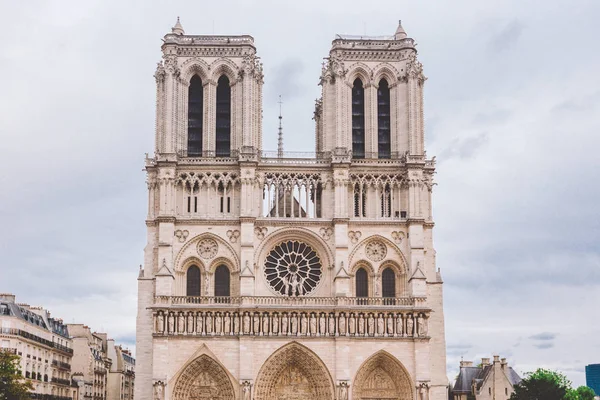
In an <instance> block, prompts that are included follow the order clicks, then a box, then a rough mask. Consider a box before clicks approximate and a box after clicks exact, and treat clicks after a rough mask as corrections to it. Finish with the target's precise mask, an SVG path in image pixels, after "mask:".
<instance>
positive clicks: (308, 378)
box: [254, 342, 334, 400]
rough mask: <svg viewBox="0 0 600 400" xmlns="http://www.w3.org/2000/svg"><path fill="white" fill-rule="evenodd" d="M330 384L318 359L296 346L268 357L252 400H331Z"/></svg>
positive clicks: (332, 392) (326, 371)
mask: <svg viewBox="0 0 600 400" xmlns="http://www.w3.org/2000/svg"><path fill="white" fill-rule="evenodd" d="M333 398H334V389H333V381H332V379H331V375H330V374H329V371H328V370H327V367H326V366H325V364H324V363H323V361H321V360H320V359H319V357H318V356H317V355H316V354H315V353H313V352H312V351H311V350H309V349H308V348H306V347H304V346H302V345H301V344H299V343H295V342H294V343H290V344H287V345H285V346H283V347H282V348H280V349H279V350H277V351H276V352H275V353H273V354H272V355H271V357H269V358H268V359H267V361H265V363H264V365H263V366H262V367H261V369H260V371H259V373H258V377H257V379H256V386H255V392H254V400H281V399H285V400H304V399H310V400H331V399H333Z"/></svg>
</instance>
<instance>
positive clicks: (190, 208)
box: [187, 196, 192, 212]
mask: <svg viewBox="0 0 600 400" xmlns="http://www.w3.org/2000/svg"><path fill="white" fill-rule="evenodd" d="M187 200H188V201H187V206H188V207H187V210H188V212H191V211H192V207H191V204H192V197H191V196H188V198H187Z"/></svg>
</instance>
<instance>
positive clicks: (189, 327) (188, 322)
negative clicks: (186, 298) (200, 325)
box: [187, 312, 194, 333]
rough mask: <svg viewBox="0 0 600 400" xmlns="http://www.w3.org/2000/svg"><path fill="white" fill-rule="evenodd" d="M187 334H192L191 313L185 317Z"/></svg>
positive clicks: (192, 321)
mask: <svg viewBox="0 0 600 400" xmlns="http://www.w3.org/2000/svg"><path fill="white" fill-rule="evenodd" d="M187 333H194V314H192V313H191V312H190V313H188V315H187Z"/></svg>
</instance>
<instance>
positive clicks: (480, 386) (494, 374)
mask: <svg viewBox="0 0 600 400" xmlns="http://www.w3.org/2000/svg"><path fill="white" fill-rule="evenodd" d="M519 382H521V377H519V375H518V374H517V373H516V372H515V370H514V369H513V368H512V367H509V366H508V363H507V362H506V358H502V359H500V356H494V361H493V362H490V359H489V358H482V359H481V364H479V365H477V366H473V362H472V361H461V362H460V371H459V373H458V377H457V378H456V382H455V383H454V387H453V388H452V390H451V399H452V400H508V399H510V396H511V395H512V394H513V392H514V386H515V385H517V384H518V383H519Z"/></svg>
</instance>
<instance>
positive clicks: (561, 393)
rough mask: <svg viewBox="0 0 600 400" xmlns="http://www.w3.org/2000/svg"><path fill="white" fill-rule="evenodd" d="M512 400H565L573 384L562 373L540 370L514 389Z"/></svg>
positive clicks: (529, 375)
mask: <svg viewBox="0 0 600 400" xmlns="http://www.w3.org/2000/svg"><path fill="white" fill-rule="evenodd" d="M514 390H515V391H514V393H513V394H512V396H510V400H565V399H566V396H567V394H568V393H569V392H570V391H571V382H570V381H569V380H568V379H567V378H566V377H565V376H564V375H563V374H561V373H558V372H554V371H550V370H547V369H542V368H540V369H538V370H537V371H535V372H533V373H529V374H528V375H527V377H525V379H523V380H522V381H521V382H520V383H519V384H518V385H515V387H514Z"/></svg>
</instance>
